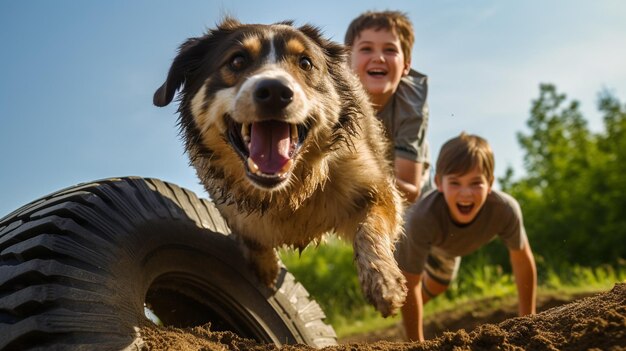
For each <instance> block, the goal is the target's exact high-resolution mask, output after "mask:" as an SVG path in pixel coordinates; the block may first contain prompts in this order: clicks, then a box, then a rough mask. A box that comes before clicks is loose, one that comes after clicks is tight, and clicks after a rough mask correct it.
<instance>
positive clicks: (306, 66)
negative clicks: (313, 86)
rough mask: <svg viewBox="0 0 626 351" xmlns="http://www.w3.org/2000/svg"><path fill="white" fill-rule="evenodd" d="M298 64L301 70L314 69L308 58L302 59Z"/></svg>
mask: <svg viewBox="0 0 626 351" xmlns="http://www.w3.org/2000/svg"><path fill="white" fill-rule="evenodd" d="M298 64H299V65H300V68H301V69H303V70H305V71H310V70H311V69H312V68H313V63H312V62H311V59H310V58H308V57H301V58H300V62H299V63H298Z"/></svg>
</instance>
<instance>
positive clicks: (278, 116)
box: [154, 18, 406, 316]
mask: <svg viewBox="0 0 626 351" xmlns="http://www.w3.org/2000/svg"><path fill="white" fill-rule="evenodd" d="M346 60H347V52H346V50H345V48H344V47H343V46H342V45H340V44H337V43H334V42H332V41H329V40H327V39H325V38H324V37H323V36H322V35H321V33H320V31H319V29H317V28H316V27H313V26H311V25H304V26H301V27H299V28H297V27H295V26H293V24H292V22H281V23H276V24H272V25H261V24H242V23H239V22H238V21H237V20H235V19H233V18H225V19H224V20H223V21H222V22H221V23H220V24H219V25H218V26H217V28H215V29H211V30H209V31H208V32H207V33H206V34H205V35H203V36H201V37H197V38H190V39H188V40H187V41H186V42H184V43H183V44H182V45H181V46H180V48H179V52H178V55H177V56H176V57H175V59H174V61H173V63H172V65H171V68H170V70H169V73H168V75H167V79H166V81H165V83H163V85H162V86H161V87H160V88H158V89H157V91H156V92H155V94H154V104H155V105H157V106H166V105H168V104H169V103H170V102H171V101H172V100H173V98H174V95H175V94H176V91H179V94H178V99H179V108H178V112H179V124H180V128H181V134H182V136H183V139H184V142H185V148H186V152H187V153H188V155H189V158H190V162H191V164H192V165H193V167H194V168H195V169H196V172H197V174H198V177H199V178H200V180H201V182H202V184H203V185H204V186H205V188H206V190H207V191H208V193H209V194H210V196H211V198H212V199H213V201H214V202H215V203H216V205H217V207H218V209H219V210H220V212H221V214H222V215H223V216H224V218H225V219H226V221H227V223H228V225H229V226H230V227H231V229H232V231H233V232H234V233H236V234H237V235H238V236H239V238H240V239H241V242H242V244H243V245H242V247H243V250H244V253H245V257H246V258H247V259H248V261H249V263H250V264H251V266H252V268H253V270H254V271H255V272H256V274H257V276H258V277H259V279H260V280H261V281H262V282H264V283H265V284H267V285H268V286H273V285H274V283H275V280H276V277H277V274H278V269H279V265H278V262H279V261H278V256H277V253H276V248H277V247H280V246H283V245H286V246H290V247H294V248H298V249H300V250H302V249H303V248H304V247H306V246H307V245H308V244H309V243H311V242H315V243H318V242H319V240H320V239H321V238H322V236H323V235H324V234H325V233H336V234H337V235H339V236H340V237H342V238H344V239H346V240H350V241H351V242H352V243H353V248H354V254H355V263H356V266H357V270H358V275H359V281H360V284H361V288H362V290H363V293H364V295H365V297H366V299H367V300H368V301H369V302H370V303H372V304H373V305H374V306H375V307H376V308H377V309H378V310H379V311H380V313H381V314H382V315H383V316H388V315H391V314H394V313H395V312H396V311H397V309H398V308H399V307H400V306H401V305H402V304H403V302H404V299H405V296H406V288H405V286H404V277H403V275H402V274H401V272H400V270H399V269H398V267H397V265H396V262H395V260H394V257H393V250H394V244H395V241H396V239H397V238H398V236H399V235H400V234H401V231H402V211H403V199H402V197H401V195H400V193H399V192H398V190H397V189H396V186H395V180H394V176H393V170H392V168H391V165H390V163H389V162H388V160H387V157H386V155H387V153H388V152H390V149H389V144H388V142H387V141H386V138H385V137H384V135H383V131H382V126H381V124H380V123H379V122H378V120H377V119H376V117H375V115H374V111H373V109H372V107H371V105H370V102H369V100H368V98H367V95H366V93H365V92H364V90H363V88H362V86H361V84H360V82H359V80H358V78H356V77H355V76H354V75H353V74H352V73H351V71H350V68H349V66H348V65H347V62H346Z"/></svg>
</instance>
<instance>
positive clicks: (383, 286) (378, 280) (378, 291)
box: [353, 205, 406, 317]
mask: <svg viewBox="0 0 626 351" xmlns="http://www.w3.org/2000/svg"><path fill="white" fill-rule="evenodd" d="M398 231H399V224H398V223H397V216H396V213H395V211H392V210H390V208H385V206H380V205H374V206H373V207H372V208H371V210H370V211H369V213H368V214H367V217H366V219H365V221H364V222H363V223H362V224H361V226H360V227H359V229H358V230H357V233H356V236H355V237H354V243H353V246H354V255H355V261H356V266H357V271H358V274H359V282H360V283H361V289H362V290H363V294H364V296H365V298H366V299H367V300H368V301H369V302H370V303H371V304H373V305H374V307H376V309H377V310H378V311H379V312H380V313H381V314H382V316H383V317H387V316H389V315H392V314H395V313H396V311H397V310H398V308H400V307H401V306H402V305H403V304H404V300H405V298H406V285H405V279H404V276H403V275H402V273H401V272H400V269H399V268H398V265H397V263H396V260H395V258H394V256H393V250H394V244H395V238H396V237H397V234H398V233H397V232H398Z"/></svg>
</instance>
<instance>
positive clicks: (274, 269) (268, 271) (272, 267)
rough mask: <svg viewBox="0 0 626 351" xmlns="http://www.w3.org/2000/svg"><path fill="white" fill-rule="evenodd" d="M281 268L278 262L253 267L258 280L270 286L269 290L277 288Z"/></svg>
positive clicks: (257, 264)
mask: <svg viewBox="0 0 626 351" xmlns="http://www.w3.org/2000/svg"><path fill="white" fill-rule="evenodd" d="M279 268H280V267H279V266H278V263H277V262H274V263H268V262H265V263H261V264H259V263H258V262H257V263H256V264H254V265H253V266H252V269H253V270H254V273H256V276H257V278H259V280H260V281H261V282H262V283H263V284H265V285H266V286H268V287H269V288H272V289H273V288H275V287H276V278H278V270H279Z"/></svg>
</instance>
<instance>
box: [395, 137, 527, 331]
mask: <svg viewBox="0 0 626 351" xmlns="http://www.w3.org/2000/svg"><path fill="white" fill-rule="evenodd" d="M493 172H494V158H493V152H492V150H491V147H490V146H489V144H488V143H487V141H486V140H485V139H483V138H481V137H479V136H476V135H468V134H465V133H461V134H460V135H459V136H458V137H455V138H453V139H451V140H449V141H448V142H446V143H445V144H444V145H443V147H442V148H441V151H440V153H439V157H438V160H437V164H436V173H435V183H436V185H437V191H434V190H433V191H431V192H430V193H428V194H427V195H425V197H424V198H423V199H422V200H420V201H419V202H418V203H416V204H414V205H413V206H412V207H411V208H409V210H408V211H407V215H406V224H405V229H406V235H405V236H404V237H402V238H401V239H400V241H399V242H398V243H397V245H396V252H395V257H396V261H397V262H398V265H399V267H400V269H401V270H402V272H403V274H404V276H405V277H406V280H407V283H406V284H407V289H408V293H407V299H406V301H405V304H404V306H403V307H402V320H403V323H404V327H405V331H406V334H407V337H408V339H409V340H415V341H423V340H424V333H423V322H422V316H423V305H424V304H425V303H426V302H428V301H429V300H430V299H432V298H433V297H435V296H437V295H439V294H441V293H442V292H444V291H445V290H446V289H447V288H448V285H449V284H450V282H451V281H452V280H453V279H454V278H455V276H456V274H457V272H458V269H459V264H460V261H461V256H464V255H467V254H470V253H471V252H473V251H475V250H477V249H478V248H480V247H481V246H483V245H485V244H486V243H488V242H489V241H490V240H492V239H493V238H494V237H495V236H498V237H500V239H502V241H503V242H504V243H505V245H506V246H507V248H508V250H509V255H510V259H511V265H512V268H513V274H514V276H515V283H516V285H517V291H518V297H519V314H520V315H526V314H532V313H535V297H536V290H537V271H536V267H535V261H534V258H533V254H532V251H531V249H530V245H529V243H528V238H527V236H526V231H525V229H524V223H523V221H522V211H521V209H520V206H519V204H518V203H517V201H516V200H515V199H514V198H513V197H511V196H510V195H508V194H506V193H503V192H500V191H497V190H494V189H492V184H493V180H494V173H493Z"/></svg>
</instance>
